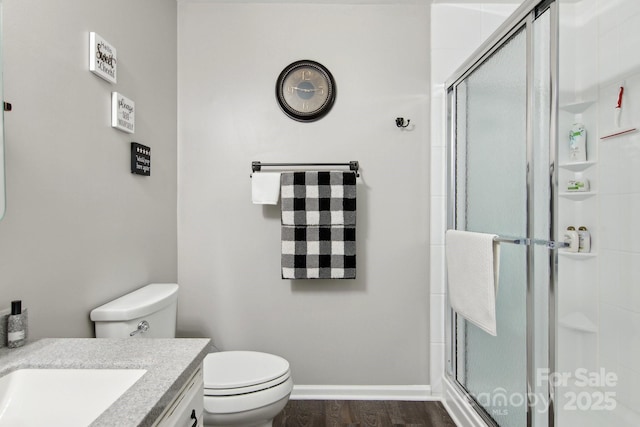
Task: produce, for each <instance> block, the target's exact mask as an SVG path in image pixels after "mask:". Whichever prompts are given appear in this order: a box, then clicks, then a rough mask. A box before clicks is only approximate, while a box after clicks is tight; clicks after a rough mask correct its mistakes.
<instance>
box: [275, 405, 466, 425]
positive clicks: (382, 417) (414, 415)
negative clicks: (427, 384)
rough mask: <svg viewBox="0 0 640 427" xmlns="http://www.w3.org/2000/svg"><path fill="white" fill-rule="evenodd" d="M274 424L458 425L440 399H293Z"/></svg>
mask: <svg viewBox="0 0 640 427" xmlns="http://www.w3.org/2000/svg"><path fill="white" fill-rule="evenodd" d="M273 426H274V427H321V426H322V427H329V426H375V427H387V426H415V427H418V426H424V427H455V423H454V422H453V420H452V419H451V417H449V414H448V413H447V411H446V409H444V406H442V403H440V402H405V401H396V400H393V401H386V400H384V401H383V400H380V401H377V400H375V401H374V400H366V401H360V400H290V401H289V403H287V406H285V408H284V409H283V410H282V412H280V414H278V416H276V418H275V419H274V420H273Z"/></svg>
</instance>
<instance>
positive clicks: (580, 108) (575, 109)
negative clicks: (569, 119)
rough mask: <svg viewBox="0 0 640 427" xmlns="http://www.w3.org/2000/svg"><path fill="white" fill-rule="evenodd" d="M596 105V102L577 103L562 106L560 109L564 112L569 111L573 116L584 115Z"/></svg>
mask: <svg viewBox="0 0 640 427" xmlns="http://www.w3.org/2000/svg"><path fill="white" fill-rule="evenodd" d="M595 103H596V101H595V100H590V101H576V102H571V103H568V104H562V105H561V106H560V109H561V110H564V111H568V112H569V113H571V114H580V113H583V112H584V111H585V110H586V109H587V108H589V107H591V106H592V105H593V104H595Z"/></svg>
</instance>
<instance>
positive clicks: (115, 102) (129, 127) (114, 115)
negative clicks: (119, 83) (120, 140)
mask: <svg viewBox="0 0 640 427" xmlns="http://www.w3.org/2000/svg"><path fill="white" fill-rule="evenodd" d="M111 126H112V127H114V128H116V129H120V130H121V131H124V132H128V133H133V132H134V131H135V126H136V111H135V102H133V101H132V100H130V99H129V98H127V97H126V96H123V95H121V94H119V93H118V92H111Z"/></svg>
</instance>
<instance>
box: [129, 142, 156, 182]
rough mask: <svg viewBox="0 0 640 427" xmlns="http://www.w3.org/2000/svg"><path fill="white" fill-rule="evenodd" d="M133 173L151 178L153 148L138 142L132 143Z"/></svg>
mask: <svg viewBox="0 0 640 427" xmlns="http://www.w3.org/2000/svg"><path fill="white" fill-rule="evenodd" d="M131 173H133V174H136V175H143V176H151V148H149V147H147V146H146V145H142V144H138V143H137V142H132V143H131Z"/></svg>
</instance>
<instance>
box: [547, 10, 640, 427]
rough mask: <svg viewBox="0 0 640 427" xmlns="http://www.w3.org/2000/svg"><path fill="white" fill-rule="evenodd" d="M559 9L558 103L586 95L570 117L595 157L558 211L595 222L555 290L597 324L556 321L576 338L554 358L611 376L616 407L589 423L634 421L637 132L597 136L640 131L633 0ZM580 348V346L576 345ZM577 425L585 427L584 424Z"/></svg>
mask: <svg viewBox="0 0 640 427" xmlns="http://www.w3.org/2000/svg"><path fill="white" fill-rule="evenodd" d="M564 8H565V16H567V17H570V18H572V20H571V21H570V22H568V23H567V26H566V28H564V30H565V32H564V33H563V32H561V33H560V36H561V40H562V37H563V34H564V35H566V36H567V38H568V41H569V43H568V44H567V45H566V47H565V51H564V53H565V54H567V55H569V54H573V55H574V56H573V58H572V61H570V62H569V64H565V65H566V66H565V67H564V75H563V74H561V82H563V83H565V84H564V89H565V90H564V92H565V99H564V100H563V101H564V102H571V100H572V99H571V95H573V100H574V101H575V100H583V101H593V104H591V105H590V106H589V107H588V108H586V109H585V111H584V112H583V113H581V114H579V115H576V116H575V117H574V118H573V119H574V120H575V121H581V122H583V123H584V124H585V126H586V128H587V132H588V136H587V139H588V141H589V144H588V150H587V154H588V157H589V158H588V160H593V161H594V162H595V164H594V165H593V166H591V167H590V168H588V169H587V170H586V171H585V172H584V173H585V175H586V176H587V177H588V178H589V179H591V180H592V188H593V190H594V192H595V195H594V196H593V197H592V198H591V199H589V200H587V201H584V202H581V203H580V204H579V206H578V207H577V208H576V209H574V210H568V211H567V212H564V214H565V217H567V222H568V221H569V219H570V216H571V215H572V216H573V218H574V219H575V220H577V221H582V222H587V224H586V225H587V226H588V227H590V228H591V229H592V241H593V245H592V251H593V255H594V257H592V258H587V259H584V260H583V259H581V260H579V261H574V262H571V261H569V260H564V262H563V263H561V264H560V266H559V269H560V272H561V273H562V272H563V268H564V271H567V272H568V273H567V274H566V277H567V278H568V279H571V277H573V280H572V281H565V282H562V281H561V282H560V286H559V287H560V289H562V288H566V289H567V290H566V291H565V292H564V293H560V294H559V298H560V301H559V308H560V310H561V311H560V314H563V311H564V312H565V313H567V312H576V311H578V312H581V313H583V314H584V315H585V317H586V318H587V319H588V320H589V323H590V324H591V325H595V326H596V329H595V331H596V332H595V333H593V334H592V333H584V332H579V333H575V332H574V334H573V336H572V335H571V334H570V333H571V329H570V328H561V329H560V332H561V333H562V332H564V333H565V334H566V335H567V336H569V337H572V339H573V340H574V341H573V342H560V343H559V357H560V360H561V361H562V362H564V366H561V368H563V369H564V370H565V371H569V372H571V371H572V370H573V369H576V368H582V367H586V368H588V369H589V370H592V371H596V372H598V371H597V369H599V368H600V367H603V368H605V369H606V370H607V371H608V372H612V373H615V374H616V375H617V377H618V381H617V385H616V386H615V387H613V388H611V389H607V390H608V391H613V392H614V393H615V400H616V402H617V407H616V410H615V411H613V412H611V411H601V412H599V413H596V414H593V415H594V416H593V417H591V416H590V417H589V418H592V419H591V421H592V422H593V420H595V422H596V423H597V424H598V425H620V426H622V425H624V426H626V425H629V426H631V425H638V423H639V422H640V413H639V412H638V408H639V407H640V390H639V389H638V384H640V368H639V367H638V363H637V361H638V360H640V344H639V343H640V292H639V291H638V278H639V277H640V270H639V268H638V265H639V261H640V244H639V243H638V242H640V225H639V224H638V221H637V219H638V214H639V213H640V168H639V166H640V162H639V159H640V134H639V133H634V134H630V135H626V136H621V137H618V138H611V139H607V140H600V139H599V137H601V136H604V135H608V134H611V133H613V132H615V131H616V130H620V129H626V128H630V127H636V128H640V121H639V120H638V117H640V105H639V104H640V60H639V59H638V55H637V54H635V52H637V51H638V48H640V2H637V1H636V0H613V1H605V0H582V1H580V2H577V3H575V4H567V5H564ZM561 31H562V28H561ZM561 53H562V52H561ZM563 57H564V55H563ZM572 65H573V68H572V67H571V66H572ZM562 70H563V68H561V71H562ZM620 85H623V86H624V87H625V92H624V98H623V109H622V117H621V126H620V129H617V128H616V126H615V122H614V108H613V107H615V105H616V100H617V94H618V88H619V87H620ZM571 89H572V90H571ZM561 132H563V133H564V130H562V129H561ZM563 133H561V135H563ZM560 143H561V144H562V138H561V142H560ZM564 148H565V149H566V147H564ZM561 154H562V150H561ZM561 183H562V182H561ZM568 204H569V203H565V205H568ZM562 206H563V205H561V209H562ZM561 261H562V260H561ZM571 273H573V276H571ZM563 329H567V330H566V331H563ZM577 345H580V346H581V349H582V351H581V352H576V351H575V349H576V346H577ZM581 354H584V355H585V356H582V357H580V356H581ZM578 415H579V414H578ZM618 416H620V417H622V418H618ZM562 417H564V418H565V419H573V418H574V417H576V413H575V411H573V412H572V411H564V412H562V413H561V420H562ZM623 419H624V420H623ZM578 422H580V423H581V425H587V424H586V421H583V420H579V421H578ZM576 425H577V424H576Z"/></svg>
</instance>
